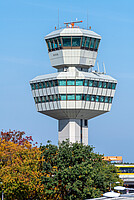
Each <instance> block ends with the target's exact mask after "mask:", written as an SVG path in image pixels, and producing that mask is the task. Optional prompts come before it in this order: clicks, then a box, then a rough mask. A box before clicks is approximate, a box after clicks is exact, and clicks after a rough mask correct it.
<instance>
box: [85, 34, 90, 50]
mask: <svg viewBox="0 0 134 200" xmlns="http://www.w3.org/2000/svg"><path fill="white" fill-rule="evenodd" d="M89 43H90V38H89V37H88V38H87V39H86V48H89Z"/></svg>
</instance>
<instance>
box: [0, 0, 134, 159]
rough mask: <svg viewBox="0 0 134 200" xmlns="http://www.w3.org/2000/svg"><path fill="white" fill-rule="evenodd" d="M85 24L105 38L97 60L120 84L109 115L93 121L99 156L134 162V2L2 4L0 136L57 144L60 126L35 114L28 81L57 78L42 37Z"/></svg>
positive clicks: (92, 139)
mask: <svg viewBox="0 0 134 200" xmlns="http://www.w3.org/2000/svg"><path fill="white" fill-rule="evenodd" d="M58 8H59V22H60V27H62V26H63V23H64V22H66V21H70V20H75V19H76V18H77V19H79V20H83V24H82V27H85V28H86V26H87V19H86V18H87V12H88V21H89V26H91V27H92V30H93V31H95V32H97V33H98V34H100V35H101V36H102V40H101V44H100V48H99V52H98V57H97V60H98V61H99V63H100V67H101V65H102V62H103V61H104V62H105V65H106V70H107V74H110V75H111V76H113V77H114V78H116V79H117V80H118V86H117V90H116V95H115V98H114V101H113V105H112V109H111V112H110V113H107V114H105V115H102V116H99V117H97V118H94V119H92V120H90V121H89V144H90V145H93V146H95V152H100V153H103V154H105V155H122V156H123V159H124V161H126V162H134V153H133V151H134V145H133V143H134V67H133V65H134V64H133V58H134V53H133V47H134V39H133V37H134V12H133V8H134V1H133V0H127V1H126V0H112V1H107V0H101V1H100V0H94V1H91V0H83V1H80V0H77V1H76V0H73V1H71V0H68V1H61V0H57V1H54V0H51V1H46V0H12V1H11V0H6V1H2V0H0V94H1V95H0V97H1V98H0V130H2V129H3V130H9V129H12V130H13V129H15V130H20V131H22V130H23V131H25V132H26V134H27V135H32V136H33V138H34V140H35V141H37V142H39V143H41V142H42V143H43V144H45V143H46V141H47V140H51V141H52V143H53V144H57V142H58V133H57V121H56V120H54V119H52V118H49V117H47V116H45V115H42V114H40V113H37V112H36V108H35V105H34V101H33V98H32V94H31V91H30V86H29V80H31V79H32V78H34V77H35V76H37V75H42V74H47V73H53V72H55V69H53V68H52V67H51V65H50V61H49V57H48V53H47V48H46V44H45V42H44V36H45V35H46V34H48V33H50V32H51V31H53V30H54V27H55V26H57V24H58Z"/></svg>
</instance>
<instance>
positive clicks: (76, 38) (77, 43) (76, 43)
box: [72, 37, 81, 47]
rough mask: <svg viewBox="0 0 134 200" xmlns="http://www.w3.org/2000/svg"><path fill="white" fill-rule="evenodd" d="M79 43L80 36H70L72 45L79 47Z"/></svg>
mask: <svg viewBox="0 0 134 200" xmlns="http://www.w3.org/2000/svg"><path fill="white" fill-rule="evenodd" d="M80 44H81V37H72V47H79V46H80Z"/></svg>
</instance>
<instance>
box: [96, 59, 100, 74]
mask: <svg viewBox="0 0 134 200" xmlns="http://www.w3.org/2000/svg"><path fill="white" fill-rule="evenodd" d="M97 67H98V72H100V68H99V62H98V61H97Z"/></svg>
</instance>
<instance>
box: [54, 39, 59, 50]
mask: <svg viewBox="0 0 134 200" xmlns="http://www.w3.org/2000/svg"><path fill="white" fill-rule="evenodd" d="M54 43H55V48H56V49H57V48H58V41H57V38H54Z"/></svg>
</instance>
